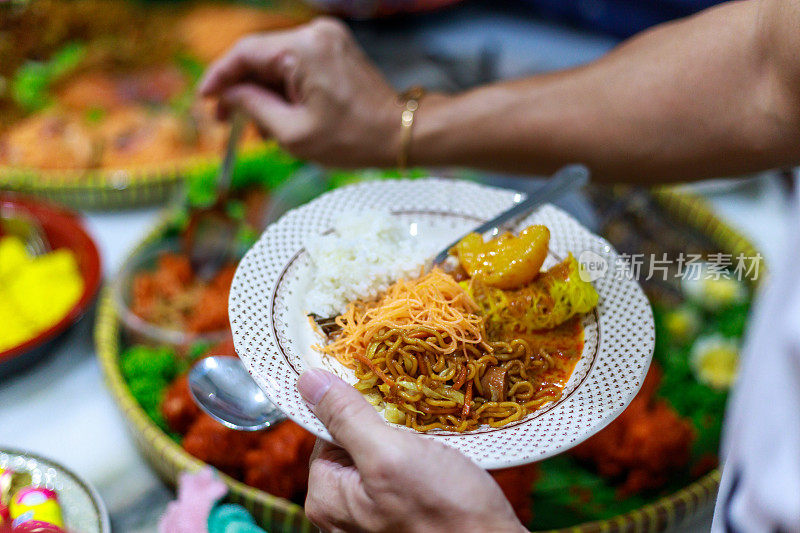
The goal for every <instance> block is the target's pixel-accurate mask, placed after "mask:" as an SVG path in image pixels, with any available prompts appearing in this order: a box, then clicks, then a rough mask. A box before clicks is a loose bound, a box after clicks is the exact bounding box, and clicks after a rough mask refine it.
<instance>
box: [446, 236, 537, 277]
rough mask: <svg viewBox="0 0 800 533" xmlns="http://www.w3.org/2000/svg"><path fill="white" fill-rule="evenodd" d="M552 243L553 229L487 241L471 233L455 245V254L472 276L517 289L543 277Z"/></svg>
mask: <svg viewBox="0 0 800 533" xmlns="http://www.w3.org/2000/svg"><path fill="white" fill-rule="evenodd" d="M549 243H550V230H548V229H547V227H545V226H541V225H536V226H530V227H528V228H526V229H524V230H523V231H521V232H520V234H519V236H514V235H512V234H510V233H504V234H503V235H500V236H499V237H495V238H494V239H491V240H489V241H486V242H484V241H483V237H482V236H480V235H478V234H477V233H470V234H469V235H467V236H466V237H464V238H463V239H461V241H460V242H459V243H458V244H457V245H456V246H455V252H456V255H458V259H459V261H460V262H461V266H462V267H463V268H464V270H466V271H467V274H469V275H470V277H472V278H475V279H479V280H481V281H482V282H483V283H485V284H486V285H489V286H492V287H497V288H498V289H515V288H517V287H522V286H523V285H526V284H528V283H530V282H531V281H533V279H534V278H535V277H536V276H538V275H539V270H540V269H541V268H542V264H543V263H544V260H545V258H546V257H547V246H548V244H549Z"/></svg>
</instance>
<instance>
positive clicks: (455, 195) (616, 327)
mask: <svg viewBox="0 0 800 533" xmlns="http://www.w3.org/2000/svg"><path fill="white" fill-rule="evenodd" d="M521 197H522V195H521V194H520V193H518V192H515V191H509V190H506V189H497V188H493V187H487V186H484V185H477V184H474V183H469V182H463V181H454V180H443V179H436V178H430V179H419V180H397V181H394V180H393V181H377V182H368V183H361V184H357V185H352V186H349V187H345V188H341V189H337V190H335V191H332V192H330V193H328V194H325V195H323V196H321V197H320V198H318V199H316V200H314V201H312V202H310V203H308V204H306V205H304V206H302V207H300V208H298V209H295V210H293V211H290V212H289V213H287V214H286V215H285V216H284V217H283V218H281V219H280V220H279V221H278V222H276V223H275V224H273V225H271V226H270V227H268V228H267V230H266V231H265V232H264V234H263V235H262V236H261V238H260V239H259V241H258V243H256V245H255V246H253V248H252V249H251V250H250V251H249V252H248V253H247V255H246V256H245V258H244V259H243V260H242V262H241V263H240V265H239V268H238V270H237V271H236V276H235V278H234V280H233V286H232V288H231V295H230V301H229V314H230V320H231V328H232V331H233V339H234V343H235V346H236V352H237V353H238V354H239V357H241V358H242V360H243V361H244V362H245V364H246V365H247V367H248V369H249V370H250V373H251V374H252V375H253V377H254V378H255V380H256V382H257V383H258V384H259V386H260V387H261V388H262V389H263V390H264V392H265V393H266V394H267V396H268V397H269V398H270V400H272V401H273V402H274V403H275V404H276V405H277V406H278V407H280V409H281V410H283V412H285V413H286V414H287V415H288V416H289V417H290V418H291V419H292V420H294V421H295V422H297V423H298V424H300V425H301V426H303V427H305V428H306V429H308V430H309V431H311V432H312V433H314V434H316V435H317V436H319V437H322V438H324V439H327V440H330V439H331V437H330V434H329V433H328V432H327V430H326V429H325V427H324V426H323V425H322V423H321V422H320V421H319V420H318V419H317V418H316V417H315V416H314V414H313V413H312V412H311V410H310V409H309V408H308V406H307V405H306V404H305V402H304V401H303V399H302V398H301V397H300V395H299V394H298V392H297V390H296V389H295V382H296V381H297V378H298V376H299V375H300V374H301V373H302V372H303V371H304V370H305V369H307V368H311V367H323V368H326V369H328V370H331V371H333V372H334V373H336V374H337V375H339V376H340V377H342V378H343V379H345V380H346V381H348V382H350V383H353V382H354V381H355V379H354V377H353V375H352V371H351V370H349V369H347V368H345V367H344V366H342V365H341V364H339V363H338V362H337V361H334V360H332V359H331V358H328V357H324V356H322V355H320V354H319V353H318V352H316V351H314V350H313V349H312V348H311V345H312V344H318V343H319V342H320V338H319V337H318V336H317V334H316V333H315V332H314V331H313V329H312V327H311V325H310V324H309V321H308V318H307V316H306V312H307V308H306V306H305V301H304V300H305V293H306V291H308V290H309V288H310V287H309V285H310V279H311V276H312V274H313V271H312V268H313V267H312V265H311V264H310V261H309V257H308V254H307V253H306V252H305V250H304V248H303V246H304V242H305V241H306V239H307V238H308V237H309V236H311V235H316V234H320V233H324V232H326V231H328V230H330V229H331V227H332V225H333V220H334V219H335V217H336V215H337V214H338V213H340V212H341V211H343V210H358V209H366V208H370V209H386V210H390V211H391V212H392V213H394V214H395V215H396V216H398V217H400V219H401V220H402V221H404V222H405V223H407V224H408V227H409V232H410V233H411V234H412V235H416V236H417V237H418V238H420V239H425V241H427V245H430V246H431V247H432V248H431V249H437V248H441V247H443V246H446V245H447V243H449V242H451V241H452V240H453V239H455V238H458V237H459V236H461V235H462V234H464V233H466V232H468V231H469V230H471V229H472V228H474V227H475V226H477V225H478V224H480V223H481V222H483V221H485V220H487V219H489V218H492V217H493V216H495V215H497V214H498V213H500V212H501V211H504V210H505V209H508V208H509V207H510V206H511V205H513V204H514V202H515V201H519V200H520V199H521ZM531 224H544V225H546V226H547V227H548V228H549V229H550V233H551V239H550V254H549V257H548V259H547V261H546V262H545V267H548V266H550V265H552V264H554V263H556V262H557V261H559V260H561V259H563V258H564V257H566V255H567V253H569V252H572V253H573V255H575V257H578V258H580V257H581V254H582V253H583V254H584V255H583V256H582V257H583V258H586V257H592V258H594V260H595V261H597V260H600V261H601V262H602V261H605V262H606V264H607V265H608V270H607V272H606V273H605V275H603V276H601V277H599V279H596V280H595V281H593V284H594V287H595V289H596V290H597V292H598V293H599V294H600V303H599V305H598V307H597V309H596V310H595V312H593V313H590V314H589V315H588V316H586V317H585V319H584V320H583V325H584V328H585V343H584V350H583V354H582V356H581V359H580V361H579V362H578V364H577V366H576V368H575V371H574V372H573V374H572V376H571V378H570V380H569V381H568V383H567V385H566V387H565V388H564V392H563V394H562V396H561V398H560V399H559V400H558V401H556V402H554V403H551V404H549V405H547V406H545V407H544V408H543V409H540V410H539V411H536V412H534V413H532V414H530V415H528V416H527V417H526V418H525V419H523V420H521V421H519V422H516V423H512V424H509V425H507V426H505V427H502V428H491V427H488V426H486V427H482V428H479V429H477V430H475V431H473V432H468V433H461V434H459V433H449V432H443V431H433V432H428V433H426V434H424V435H423V434H419V435H420V436H421V438H422V437H424V438H431V439H437V440H440V441H441V442H443V443H445V444H447V445H450V446H453V447H455V448H457V449H459V450H461V451H462V452H463V453H464V454H466V455H467V456H468V457H470V458H471V459H473V460H474V461H475V462H476V463H478V464H479V465H480V466H482V467H484V468H505V467H510V466H515V465H519V464H525V463H530V462H533V461H538V460H541V459H544V458H546V457H549V456H551V455H555V454H557V453H560V452H562V451H564V450H566V449H568V448H570V447H572V446H575V445H577V444H578V443H580V442H581V441H583V440H585V439H586V438H588V437H590V436H591V435H593V434H594V433H596V432H597V431H599V430H600V429H602V428H603V427H604V426H605V425H606V424H608V423H609V422H611V420H613V419H614V418H615V417H616V416H617V415H619V414H620V413H621V412H622V411H623V410H624V408H625V407H626V406H627V405H628V403H629V402H630V401H631V400H632V399H633V397H634V396H635V395H636V392H637V391H638V390H639V388H640V387H641V384H642V381H643V380H644V376H645V374H646V373H647V369H648V367H649V365H650V359H651V357H652V353H653V345H654V342H655V336H654V330H653V315H652V311H651V309H650V304H649V303H648V301H647V298H646V297H645V295H644V293H643V292H642V289H641V288H640V287H639V285H638V283H637V282H636V281H633V280H632V279H630V277H629V276H625V275H622V274H620V273H619V272H618V270H619V268H618V266H617V265H618V262H619V257H618V256H617V253H616V252H615V251H614V250H613V248H612V247H611V246H610V245H609V244H608V242H606V241H605V240H603V239H601V238H600V237H598V236H596V235H593V234H592V233H590V232H589V231H588V230H587V229H585V228H584V227H583V226H581V225H580V224H579V223H578V222H576V221H575V220H574V219H573V218H572V217H570V216H569V215H567V214H566V213H564V212H563V211H561V210H560V209H558V208H556V207H554V206H552V205H546V206H543V207H541V208H539V209H537V210H536V211H534V212H533V213H532V214H531V215H530V216H528V217H527V218H525V219H524V220H522V221H521V222H520V223H519V224H518V226H517V228H515V229H519V228H524V227H527V226H529V225H531ZM592 254H596V255H592ZM598 258H599V259H598ZM581 260H583V259H581ZM403 430H405V431H412V430H409V429H406V428H403Z"/></svg>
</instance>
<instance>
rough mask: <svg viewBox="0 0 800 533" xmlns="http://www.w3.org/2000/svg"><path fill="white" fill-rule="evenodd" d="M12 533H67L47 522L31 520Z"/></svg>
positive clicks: (17, 527)
mask: <svg viewBox="0 0 800 533" xmlns="http://www.w3.org/2000/svg"><path fill="white" fill-rule="evenodd" d="M11 532H12V533H66V532H65V531H64V530H63V529H61V528H60V527H58V526H54V525H53V524H48V523H47V522H40V521H38V520H29V521H28V522H24V523H22V524H20V525H18V526H16V527H15V528H14V529H12V530H11Z"/></svg>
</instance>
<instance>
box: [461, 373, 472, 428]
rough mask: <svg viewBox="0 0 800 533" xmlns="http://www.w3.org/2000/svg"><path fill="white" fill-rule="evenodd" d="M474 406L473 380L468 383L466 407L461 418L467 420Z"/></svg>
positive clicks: (465, 394)
mask: <svg viewBox="0 0 800 533" xmlns="http://www.w3.org/2000/svg"><path fill="white" fill-rule="evenodd" d="M471 407H472V381H470V382H469V383H467V391H466V392H465V393H464V408H463V409H462V410H461V418H462V419H464V420H466V418H467V417H468V416H469V410H470V408H471Z"/></svg>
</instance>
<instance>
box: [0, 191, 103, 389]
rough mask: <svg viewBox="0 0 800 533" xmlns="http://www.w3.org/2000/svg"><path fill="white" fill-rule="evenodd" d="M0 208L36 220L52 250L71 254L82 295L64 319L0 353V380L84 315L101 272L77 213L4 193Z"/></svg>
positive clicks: (41, 352) (45, 348)
mask: <svg viewBox="0 0 800 533" xmlns="http://www.w3.org/2000/svg"><path fill="white" fill-rule="evenodd" d="M0 207H2V209H3V211H5V210H9V211H12V212H13V211H16V212H18V213H23V214H26V215H27V216H29V217H32V218H34V219H36V220H37V221H38V222H39V224H40V225H41V227H42V229H43V230H44V232H45V234H46V235H47V239H48V241H49V242H50V246H51V247H52V248H53V249H54V250H55V249H57V248H69V249H70V250H72V251H73V252H74V253H75V256H76V259H77V261H78V268H80V271H81V275H82V276H83V281H84V288H83V294H81V297H80V299H79V300H78V303H76V304H75V306H74V307H73V308H72V310H71V311H70V312H69V313H67V314H66V316H64V318H62V319H61V320H60V321H59V322H58V323H56V324H54V325H53V326H51V327H50V328H49V329H47V330H45V331H43V332H42V333H40V334H39V335H37V336H36V337H34V338H32V339H29V340H27V341H25V342H24V343H22V344H20V345H18V346H16V347H14V348H11V349H10V350H6V351H4V352H0V376H3V375H6V374H9V373H11V372H15V371H17V370H21V369H22V368H24V367H26V366H28V365H30V364H32V363H33V362H35V361H36V360H38V359H39V358H41V357H42V356H44V355H45V354H46V353H47V351H48V348H50V347H51V346H52V344H53V343H54V342H55V340H56V339H57V338H59V337H60V336H61V335H62V334H64V333H65V332H66V331H67V330H68V329H69V328H70V327H71V326H73V325H74V324H75V323H76V322H78V320H80V319H81V317H83V315H84V314H86V312H87V311H88V310H89V308H90V306H91V304H92V302H93V301H94V298H95V296H96V295H97V290H98V289H99V287H100V278H101V273H102V269H101V266H100V254H99V253H98V251H97V246H96V245H95V243H94V241H93V240H92V238H91V237H90V236H89V234H88V233H87V232H86V229H85V228H84V227H83V224H82V222H81V219H80V216H78V215H77V214H76V213H73V212H71V211H67V210H65V209H62V208H60V207H56V206H54V205H51V204H47V203H44V202H42V201H41V200H34V199H32V198H26V197H24V196H20V195H17V194H13V193H5V192H0Z"/></svg>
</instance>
